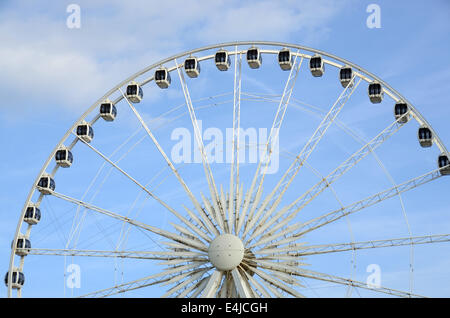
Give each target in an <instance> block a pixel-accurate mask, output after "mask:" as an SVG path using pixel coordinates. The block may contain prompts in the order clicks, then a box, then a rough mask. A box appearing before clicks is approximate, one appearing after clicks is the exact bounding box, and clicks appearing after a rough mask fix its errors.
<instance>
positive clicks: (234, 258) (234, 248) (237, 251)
mask: <svg viewBox="0 0 450 318" xmlns="http://www.w3.org/2000/svg"><path fill="white" fill-rule="evenodd" d="M208 255H209V260H210V261H211V263H212V264H213V265H214V266H215V267H216V268H217V269H218V270H220V271H229V270H233V269H235V268H236V267H237V266H238V265H239V264H240V263H241V262H242V259H243V258H244V244H243V243H242V241H241V239H240V238H239V237H237V236H235V235H232V234H222V235H219V236H218V237H216V238H215V239H214V240H213V241H212V242H211V244H210V246H209V249H208Z"/></svg>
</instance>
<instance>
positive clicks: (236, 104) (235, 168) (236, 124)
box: [228, 46, 242, 234]
mask: <svg viewBox="0 0 450 318" xmlns="http://www.w3.org/2000/svg"><path fill="white" fill-rule="evenodd" d="M241 78H242V54H239V60H238V54H237V46H236V48H235V55H234V88H233V91H234V94H233V137H232V138H233V139H232V145H231V170H230V194H229V199H228V200H229V203H228V219H229V220H230V227H233V226H234V233H236V234H237V233H238V231H237V223H236V224H235V220H236V219H237V217H235V215H237V214H238V213H239V211H238V206H237V204H236V203H237V202H235V194H234V193H235V189H236V194H237V195H236V197H238V195H239V185H240V184H239V144H240V140H239V138H240V133H239V131H240V129H241V83H242V82H241ZM235 183H236V184H235ZM236 201H237V200H236ZM231 230H232V229H231Z"/></svg>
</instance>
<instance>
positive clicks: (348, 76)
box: [339, 65, 353, 88]
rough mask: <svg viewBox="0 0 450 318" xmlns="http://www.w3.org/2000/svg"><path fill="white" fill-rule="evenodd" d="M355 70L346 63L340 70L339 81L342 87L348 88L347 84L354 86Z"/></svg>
mask: <svg viewBox="0 0 450 318" xmlns="http://www.w3.org/2000/svg"><path fill="white" fill-rule="evenodd" d="M352 79H353V70H352V68H351V67H350V66H347V65H344V66H343V67H341V69H340V70H339V81H340V82H341V85H342V87H344V88H346V87H347V86H349V85H350V86H349V87H352V86H353V81H352Z"/></svg>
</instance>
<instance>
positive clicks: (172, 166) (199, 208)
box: [88, 88, 207, 230]
mask: <svg viewBox="0 0 450 318" xmlns="http://www.w3.org/2000/svg"><path fill="white" fill-rule="evenodd" d="M119 91H120V93H121V94H122V96H123V98H124V99H125V100H126V101H127V103H128V105H129V106H130V108H131V110H132V111H133V113H134V114H135V116H136V117H137V119H138V120H139V122H140V123H141V125H142V127H143V128H144V130H145V131H146V132H147V134H148V136H149V137H150V139H151V140H152V141H153V143H154V144H155V146H156V148H157V149H158V151H159V152H160V154H161V155H162V156H163V158H164V160H165V161H166V162H167V164H168V165H169V167H170V169H171V170H172V172H173V173H174V175H175V177H176V178H177V180H178V182H179V183H180V184H181V186H182V187H183V189H184V191H185V192H186V194H187V195H188V197H189V198H190V200H191V201H192V203H193V204H194V206H195V208H196V209H197V211H198V213H200V214H202V213H204V211H203V209H202V208H201V206H200V204H199V202H198V201H197V199H196V198H195V197H194V195H193V194H192V191H191V190H190V189H189V187H188V186H187V184H186V183H185V182H184V180H183V178H181V175H180V174H179V172H178V170H177V169H176V168H175V166H174V165H173V163H172V161H170V159H169V157H168V156H167V154H166V153H165V152H164V150H163V149H162V147H161V145H160V144H159V143H158V141H157V140H156V138H155V136H154V135H153V133H152V132H151V131H150V129H149V128H148V126H147V124H146V123H145V122H144V120H143V119H142V116H141V115H140V114H139V112H138V111H137V110H136V108H135V107H134V106H133V105H132V104H131V103H130V101H129V100H128V98H127V97H126V96H125V94H124V93H123V92H122V90H121V89H120V88H119ZM88 146H90V145H89V144H88ZM186 225H187V224H186ZM206 230H207V229H206Z"/></svg>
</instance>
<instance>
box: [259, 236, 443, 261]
mask: <svg viewBox="0 0 450 318" xmlns="http://www.w3.org/2000/svg"><path fill="white" fill-rule="evenodd" d="M442 242H450V234H442V235H427V236H415V237H405V238H397V239H386V240H376V241H364V242H354V243H341V244H321V245H311V246H302V247H300V248H298V247H297V248H296V249H292V251H299V252H298V253H296V254H298V255H299V256H306V255H318V254H327V253H336V252H345V251H352V250H362V249H371V248H381V247H394V246H407V245H418V244H431V243H442ZM286 250H288V249H286ZM261 252H262V251H259V252H258V254H263V253H265V252H264V251H263V253H261ZM255 254H257V252H255Z"/></svg>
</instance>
